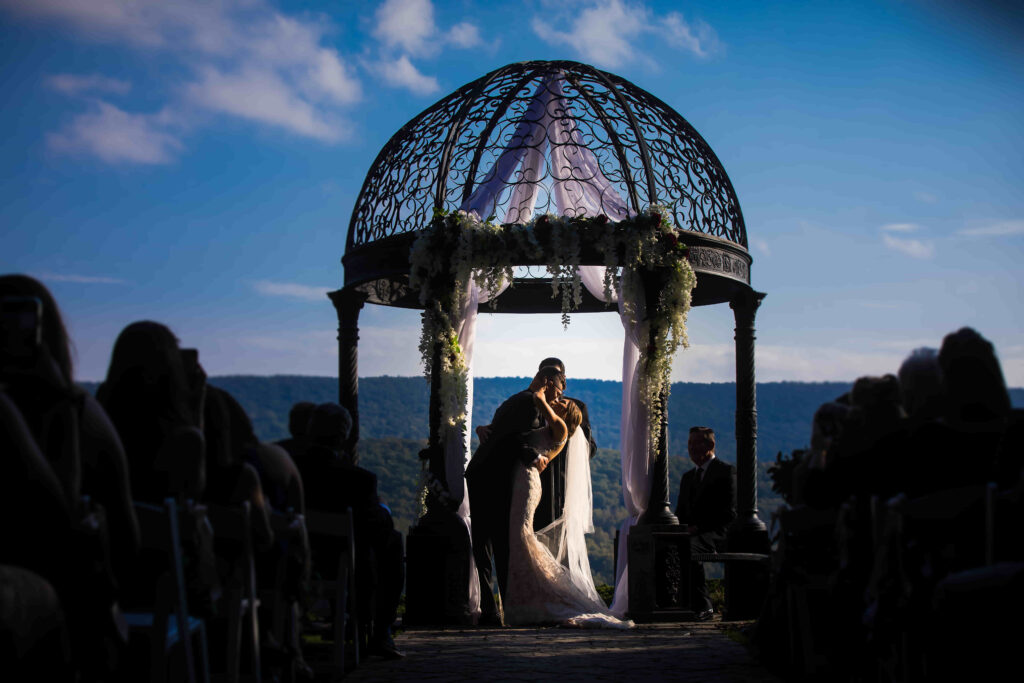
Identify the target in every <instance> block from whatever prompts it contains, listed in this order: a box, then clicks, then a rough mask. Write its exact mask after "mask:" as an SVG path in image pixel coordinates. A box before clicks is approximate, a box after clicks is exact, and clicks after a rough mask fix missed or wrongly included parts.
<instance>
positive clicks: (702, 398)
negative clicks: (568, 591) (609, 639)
mask: <svg viewBox="0 0 1024 683" xmlns="http://www.w3.org/2000/svg"><path fill="white" fill-rule="evenodd" d="M209 382H210V383H211V384H213V385H215V386H218V387H220V388H222V389H225V390H226V391H228V392H229V393H231V394H232V395H233V396H234V397H235V398H237V399H238V401H239V402H240V403H241V404H242V406H243V407H244V408H245V410H246V412H247V413H248V414H249V416H250V417H251V418H252V421H253V424H254V426H255V428H256V433H257V435H258V436H259V437H260V439H261V440H263V441H276V440H278V439H282V438H285V437H286V436H287V435H288V412H289V410H291V407H292V405H293V404H294V403H296V402H298V401H312V402H314V403H324V402H327V401H336V400H337V398H338V380H337V379H336V378H334V377H300V376H286V375H278V376H272V377H256V376H225V377H211V378H210V379H209ZM528 383H529V380H528V379H527V378H522V377H482V378H477V379H475V380H474V383H473V394H474V396H473V398H474V402H473V424H474V425H479V424H484V423H486V422H488V421H490V419H491V416H492V415H493V414H494V411H495V409H496V408H497V407H498V405H500V404H501V402H502V401H503V400H505V399H506V398H507V397H508V396H510V395H512V394H514V393H515V392H517V391H521V390H522V389H524V388H526V386H527V384H528ZM84 386H86V388H88V389H90V390H91V391H95V389H96V383H94V382H90V383H84ZM851 386H852V383H850V382H822V383H806V382H766V383H762V384H758V385H757V408H758V459H759V462H758V467H757V496H758V504H759V508H760V510H761V519H762V520H764V521H766V522H767V521H768V519H769V518H770V517H771V512H772V511H773V510H775V509H776V508H777V507H778V505H779V504H780V503H781V501H780V499H779V498H778V497H777V496H776V494H774V493H773V492H772V490H771V481H770V479H769V478H768V476H767V469H768V466H769V463H770V462H773V461H774V460H775V455H776V453H778V452H779V451H782V452H784V453H787V454H788V453H789V452H791V451H792V450H794V449H797V448H803V447H805V446H806V445H807V442H808V440H809V439H810V432H811V419H812V418H813V416H814V411H815V410H816V409H817V408H818V406H819V405H821V403H823V402H825V401H828V400H831V399H834V398H836V397H838V396H840V395H841V394H843V393H845V392H846V391H848V390H849V389H850V388H851ZM567 393H568V395H569V396H573V397H575V398H579V399H581V400H583V401H584V402H586V404H587V406H588V409H589V413H590V420H591V423H592V424H593V427H594V432H595V437H596V440H597V442H598V446H600V447H601V448H600V450H599V451H598V454H597V455H596V456H595V457H594V458H593V459H592V460H591V480H592V483H593V494H594V533H592V534H589V535H588V536H587V547H588V550H589V555H590V562H591V568H592V570H593V573H594V579H595V580H596V581H598V582H605V583H610V582H611V580H612V576H613V568H612V558H613V553H614V547H613V546H614V538H615V531H616V529H617V528H618V527H619V525H620V524H621V522H622V521H623V520H624V519H625V517H626V509H625V507H624V505H623V503H622V483H621V482H622V475H621V468H620V460H619V452H618V450H617V449H618V446H619V416H620V407H621V402H622V389H621V383H620V382H612V381H604V380H593V379H578V380H574V379H571V378H570V380H569V385H568V389H567ZM1010 396H1011V399H1012V401H1013V404H1014V406H1018V407H1019V406H1024V389H1011V391H1010ZM428 400H429V386H428V384H427V382H426V381H425V380H424V379H423V378H422V377H366V378H360V380H359V418H360V420H359V421H360V445H359V455H360V462H359V464H360V465H362V466H364V467H367V468H368V469H370V470H372V471H373V472H375V473H376V474H377V480H378V486H379V491H380V495H381V498H382V500H384V501H385V502H386V503H387V504H388V506H389V507H390V508H391V510H392V513H393V515H394V518H395V523H396V526H397V527H398V529H399V530H400V531H402V532H403V533H404V532H407V531H408V529H409V527H411V526H412V525H413V524H414V523H415V522H416V520H417V519H418V517H419V514H420V491H421V489H422V483H421V482H420V472H421V465H420V461H419V457H418V453H419V451H420V449H422V448H423V447H424V446H425V445H426V438H427V436H428V434H427V404H428ZM735 403H736V388H735V384H733V383H722V384H697V383H686V382H679V383H676V384H673V385H672V392H671V396H670V397H669V454H670V455H669V494H670V498H671V503H672V507H673V509H674V508H675V505H674V502H675V498H676V493H677V490H678V487H679V478H680V477H681V476H682V474H683V472H685V471H686V470H688V469H690V467H691V464H690V461H689V459H688V458H687V455H686V437H687V432H688V431H689V427H690V426H692V425H697V424H699V425H706V426H711V427H713V428H714V429H715V430H716V431H717V432H718V451H717V452H718V455H719V457H721V458H722V459H723V460H726V461H728V462H735V461H736V443H735V439H734V436H733V429H734V427H733V423H734V417H733V416H734V412H735Z"/></svg>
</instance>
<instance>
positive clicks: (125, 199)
mask: <svg viewBox="0 0 1024 683" xmlns="http://www.w3.org/2000/svg"><path fill="white" fill-rule="evenodd" d="M962 5H964V7H961V6H960V5H959V4H957V3H953V2H934V1H932V2H926V1H924V0H908V1H904V2H895V1H879V2H864V3H815V2H800V3H798V2H778V3H762V2H687V3H680V2H664V3H662V2H625V1H624V0H596V1H595V0H588V1H584V2H572V1H568V0H562V1H560V2H547V1H541V0H535V1H533V2H521V3H494V6H492V5H491V3H484V2H476V1H470V0H459V1H452V2H442V1H440V0H438V1H436V2H433V3H431V2H430V1H429V0H388V1H387V2H381V3H370V2H366V3H340V2H330V3H321V2H307V3H303V2H273V1H271V0H218V1H216V2H213V1H209V0H177V1H176V2H173V3H169V2H165V1H163V0H135V1H134V2H127V1H122V2H116V1H115V0H33V1H32V2H25V1H24V0H0V31H2V35H3V40H0V64H2V67H0V68H2V74H3V88H2V90H0V97H2V98H3V100H2V106H0V130H3V132H4V133H3V136H2V137H0V166H2V168H0V171H2V172H0V178H2V180H0V202H2V206H3V215H2V218H0V272H25V273H29V274H33V275H35V276H37V277H40V278H41V279H43V280H44V281H45V282H46V284H47V285H48V286H49V287H50V288H51V289H52V291H53V292H54V294H55V295H56V296H57V299H58V301H59V302H60V304H61V306H62V308H63V311H64V314H65V317H66V318H67V321H68V324H69V327H70V331H71V334H72V337H73V339H74V342H75V345H76V347H77V354H78V364H77V367H78V372H77V374H78V377H79V378H80V379H100V378H102V376H103V375H104V373H105V370H106V365H107V362H108V360H109V355H110V349H111V347H112V345H113V341H114V339H115V337H116V335H117V333H118V332H119V331H120V330H121V329H122V328H123V327H124V326H125V325H127V324H128V323H130V322H132V321H134V320H139V319H147V318H148V319H154V320H159V321H161V322H164V323H166V324H168V325H169V326H170V327H171V328H172V329H173V330H174V331H175V332H176V333H177V335H178V336H179V338H180V339H181V342H182V344H183V345H184V346H194V347H197V348H199V350H200V357H201V360H202V362H203V364H204V366H205V367H206V369H207V371H208V372H209V373H210V374H212V375H223V374H259V375H266V374H309V375H334V374H335V373H336V368H337V351H336V341H335V335H336V331H335V330H336V320H335V314H334V310H333V308H332V307H331V305H330V303H329V302H328V301H327V299H326V298H325V296H324V293H325V292H326V291H328V290H331V289H336V288H338V287H340V285H341V283H342V281H343V272H342V269H341V266H340V258H341V256H342V253H343V250H344V244H345V235H346V231H347V228H348V221H349V216H350V213H351V210H352V205H353V203H354V201H355V198H356V195H357V194H358V192H359V188H360V186H361V184H362V181H363V177H364V175H365V173H366V171H367V170H368V169H369V167H370V164H371V163H372V161H373V159H374V157H375V156H376V154H377V152H378V151H379V149H380V148H381V147H382V146H383V145H384V143H385V142H386V141H387V140H388V138H389V137H390V136H391V135H392V134H393V133H394V132H395V131H397V130H398V129H399V128H400V127H401V125H402V124H403V123H405V122H406V121H407V120H409V119H410V118H412V117H413V116H415V115H416V114H417V113H418V112H420V111H421V110H423V109H424V108H426V107H427V106H429V105H430V104H432V103H433V102H434V101H436V100H437V99H439V98H441V97H442V96H444V95H445V94H447V93H448V92H450V91H452V90H454V89H455V88H457V87H459V86H461V85H462V84H464V83H466V82H468V81H470V80H473V79H475V78H477V77H479V76H481V75H483V74H484V73H486V72H488V71H490V70H492V69H494V68H497V67H499V66H502V65H504V64H507V63H510V62H516V61H522V60H528V59H576V60H579V61H583V62H588V63H591V64H593V65H595V66H597V67H599V68H603V69H605V70H608V71H611V72H613V73H616V74H618V75H620V76H623V77H624V78H627V79H629V80H631V81H633V82H634V83H636V84H637V85H639V86H640V87H642V88H644V89H645V90H648V91H650V92H651V93H653V94H655V95H657V96H658V97H659V98H661V99H662V100H664V101H665V102H667V103H668V104H669V105H671V106H672V107H674V108H675V109H676V110H677V111H678V112H679V113H680V114H682V115H683V116H684V117H685V118H686V119H687V120H688V121H689V122H690V123H691V124H693V125H694V127H695V128H696V129H697V130H698V131H699V132H700V133H701V134H702V135H703V136H704V138H705V139H706V140H707V141H708V142H709V144H710V145H711V146H712V148H713V149H714V150H715V152H716V154H717V155H718V157H719V158H720V159H721V161H722V163H723V164H724V166H725V168H726V170H727V172H728V173H729V176H730V178H731V179H732V182H733V185H734V186H735V188H736V192H737V194H738V196H739V200H740V204H741V206H742V208H743V212H744V217H745V220H746V225H747V230H748V235H749V236H750V242H751V253H752V255H753V258H754V264H753V267H752V277H753V284H754V286H755V288H757V289H758V290H760V291H765V292H767V293H768V297H767V298H766V299H765V302H764V304H763V306H762V307H761V310H760V312H759V314H758V322H757V327H758V358H757V375H758V379H759V380H762V381H768V380H852V379H853V378H855V377H857V376H859V375H863V374H879V373H883V372H891V371H895V369H896V368H897V367H898V365H899V362H900V360H901V359H902V358H903V357H904V356H906V354H907V353H908V352H909V351H910V350H911V349H913V348H915V347H917V346H922V345H928V346H938V345H939V343H940V342H941V339H942V336H943V335H944V334H946V333H947V332H949V331H951V330H954V329H956V328H958V327H960V326H962V325H971V326H973V327H975V328H976V329H978V330H979V331H980V332H981V333H982V334H984V335H985V336H986V337H988V338H989V339H991V340H992V341H993V342H994V343H995V345H996V348H997V351H998V352H999V354H1000V357H1001V359H1002V361H1003V367H1004V371H1005V373H1006V375H1007V379H1008V380H1009V381H1010V383H1011V384H1012V385H1014V386H1022V385H1024V339H1022V337H1021V331H1022V329H1024V313H1022V312H1021V311H1022V307H1021V305H1020V301H1021V300H1022V299H1024V296H1022V295H1024V277H1022V275H1021V273H1022V270H1021V268H1020V261H1021V259H1022V256H1024V193H1022V192H1021V188H1022V186H1024V125H1022V123H1021V122H1022V121H1024V87H1022V86H1024V47H1022V46H1024V40H1022V38H1024V33H1022V26H1024V21H1022V18H1021V14H1022V10H1021V9H1020V5H1019V4H1014V3H989V4H985V3H969V6H970V7H969V8H967V7H966V6H967V5H968V3H962ZM360 323H361V329H362V334H361V342H360V347H361V354H360V374H361V375H364V376H372V375H381V374H392V375H411V374H417V373H418V372H419V366H418V353H417V351H416V344H417V337H418V334H419V318H418V315H417V314H416V312H411V311H402V310H395V309H389V308H382V307H375V306H370V307H367V308H366V309H364V311H363V314H362V317H361V320H360ZM732 328H733V323H732V315H731V311H730V310H729V309H728V307H726V306H715V307H704V308H699V309H694V311H692V313H691V315H690V325H689V329H690V335H689V336H690V340H691V342H692V344H693V346H692V347H691V348H690V349H688V350H685V351H681V352H680V353H679V355H678V356H677V358H676V362H675V371H674V377H675V378H676V379H679V380H689V381H705V382H707V381H730V380H731V379H732V378H733V373H734V365H733V356H732V353H733V346H732V344H733V342H732V337H733V330H732ZM479 339H480V341H479V342H478V343H477V347H476V348H477V363H476V371H477V374H478V375H481V376H491V375H526V374H530V372H531V370H532V369H533V368H534V367H535V364H536V361H537V360H539V359H540V358H542V357H544V356H547V355H552V354H557V355H560V356H562V357H563V358H564V359H565V360H566V363H567V366H568V370H569V374H570V376H576V377H597V378H604V379H615V378H617V377H618V376H619V374H620V371H621V361H620V358H621V339H622V337H621V327H620V325H619V322H618V319H617V317H616V316H615V315H614V314H589V315H577V316H575V317H574V318H573V323H572V325H571V326H570V328H569V330H568V331H567V332H563V331H562V329H561V325H560V324H559V323H558V317H557V316H554V315H552V316H532V317H528V316H510V315H483V316H481V323H480V337H479Z"/></svg>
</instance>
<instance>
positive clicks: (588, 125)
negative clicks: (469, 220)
mask: <svg viewBox="0 0 1024 683" xmlns="http://www.w3.org/2000/svg"><path fill="white" fill-rule="evenodd" d="M555 76H557V79H556V78H553V77H555ZM552 83H558V84H563V85H560V87H559V86H552V85H551V84H552ZM553 87H557V89H558V90H559V92H553V91H551V88H553ZM545 88H547V89H548V90H549V92H547V93H545V92H544V89H545ZM541 95H546V97H543V98H541V97H538V96H541ZM541 99H543V101H545V102H547V113H548V114H549V115H550V117H549V118H548V117H544V120H545V121H550V123H548V124H547V126H546V130H545V127H544V126H539V125H536V124H537V123H538V122H539V121H540V119H541V118H542V117H541V116H540V114H542V113H543V112H539V111H538V105H537V102H538V101H540V100H541ZM524 123H525V124H534V125H524ZM524 131H525V132H524ZM566 131H572V134H571V135H568V134H567V133H566ZM544 135H546V138H547V140H544V139H543V138H542V136H544ZM570 138H571V139H570ZM545 142H546V143H547V144H543V143H545ZM577 145H580V146H584V147H586V148H587V149H588V150H590V152H592V153H593V155H594V158H595V159H596V161H597V164H598V166H599V167H600V172H601V174H603V175H604V177H605V178H606V179H607V181H608V182H609V183H610V185H611V187H612V188H613V189H614V191H615V192H616V193H617V194H618V197H616V198H615V201H625V203H626V206H627V208H628V210H629V211H630V212H631V213H638V212H640V211H642V210H644V209H646V208H648V207H649V206H651V205H653V204H660V205H664V206H667V207H669V208H670V210H671V211H672V213H673V222H674V223H675V224H676V225H678V226H679V227H683V228H686V229H689V230H694V231H697V232H701V233H705V234H709V235H714V236H716V237H720V238H723V239H726V240H729V241H731V242H733V243H735V244H738V245H740V246H742V247H744V248H745V247H746V246H747V236H746V229H745V227H744V224H743V216H742V213H741V212H740V208H739V202H738V201H737V199H736V194H735V192H734V190H733V187H732V184H731V183H730V182H729V178H728V176H727V175H726V173H725V169H723V168H722V165H721V163H720V162H719V160H718V158H717V157H716V156H715V154H714V152H712V151H711V148H710V147H709V146H708V144H707V143H706V142H705V141H704V139H703V138H702V137H701V136H700V135H699V134H698V133H697V131H696V130H694V128H693V127H692V126H690V124H689V123H687V122H686V120H685V119H683V117H681V116H680V115H679V114H678V113H676V112H675V111H674V110H672V109H671V108H670V107H669V106H668V105H666V104H665V103H664V102H662V101H661V100H659V99H657V98H656V97H654V96H653V95H650V94H649V93H647V92H645V91H644V90H641V89H640V88H638V87H636V86H635V85H633V84H631V83H629V82H628V81H625V80H623V79H621V78H619V77H618V76H614V75H612V74H608V73H605V72H602V71H599V70H597V69H595V68H593V67H591V66H587V65H585V64H580V63H578V62H569V61H556V62H524V63H520V64H510V65H508V66H505V67H502V68H500V69H497V70H495V71H493V72H491V73H489V74H487V75H486V76H483V77H482V78H480V79H478V80H476V81H473V82H471V83H468V84H466V85H464V86H463V87H461V88H459V89H458V90H456V91H455V92H453V93H451V94H450V95H448V96H447V97H445V98H443V99H442V100H440V101H438V102H437V103H435V104H434V105H432V106H431V107H429V108H428V109H426V110H425V111H423V112H422V113H421V114H419V115H418V116H417V117H415V118H414V119H412V120H411V121H409V123H407V124H406V125H405V126H404V127H403V128H402V129H401V130H400V131H398V133H396V134H395V135H394V136H393V137H392V138H391V140H389V141H388V143H387V144H386V145H385V146H384V148H383V149H382V150H381V152H380V154H379V155H378V157H377V159H376V161H375V162H374V164H373V166H372V167H371V168H370V171H369V173H367V176H366V180H365V181H364V183H363V188H362V190H361V192H360V194H359V197H358V198H357V200H356V204H355V207H354V208H353V211H352V220H351V225H350V228H349V234H348V241H347V244H346V250H348V249H351V248H352V247H354V246H359V245H363V244H368V243H371V242H374V241H376V240H379V239H383V238H385V237H390V236H392V235H397V234H402V233H407V232H412V231H415V230H419V229H421V228H423V226H425V225H427V223H428V222H429V221H430V219H431V217H432V214H433V211H434V208H435V207H441V208H443V209H445V210H449V211H452V210H456V209H458V208H459V207H460V206H462V205H463V203H464V201H465V200H466V199H467V198H469V197H471V196H472V194H473V191H474V190H475V189H476V188H478V187H479V186H480V184H481V183H484V182H486V181H488V180H489V179H492V178H493V177H494V175H495V173H496V167H497V165H498V161H499V159H501V158H502V155H503V154H505V155H508V154H513V155H517V156H518V157H523V156H526V155H530V154H534V155H536V154H543V155H544V162H543V163H542V164H541V166H540V168H541V171H540V173H538V174H537V177H533V174H524V173H523V170H522V169H523V167H522V166H521V165H520V166H519V167H518V168H517V170H516V171H515V172H514V173H513V174H512V175H511V176H510V177H509V178H508V180H507V181H506V182H505V183H504V185H503V187H502V188H501V191H500V192H498V194H497V198H496V200H495V201H494V202H493V203H492V206H491V207H489V208H490V211H489V213H493V214H494V215H495V216H497V218H498V220H499V221H501V222H526V221H528V220H529V219H530V218H531V217H532V216H533V215H537V214H541V213H547V212H554V211H555V199H554V191H553V185H554V182H555V181H556V180H559V179H560V180H562V181H563V182H565V183H566V187H567V189H569V191H570V192H572V191H573V190H572V187H573V185H574V184H575V186H576V188H577V191H578V189H579V187H581V186H583V185H589V186H590V187H591V188H598V187H600V186H601V185H600V184H599V183H596V182H595V172H594V171H593V169H588V166H587V164H585V163H576V162H574V161H573V160H574V159H579V158H580V157H579V155H578V154H576V153H575V152H574V150H573V149H564V150H562V151H564V152H565V153H564V154H558V155H556V154H554V153H553V151H554V150H556V149H557V148H558V147H559V146H565V147H570V146H571V147H575V146H577ZM544 150H546V151H544ZM507 158H508V157H507V156H506V159H507ZM556 158H558V159H562V161H557V162H556V161H554V160H555V159H556ZM566 160H567V161H566ZM566 166H571V167H566ZM524 184H525V185H529V186H531V187H530V188H529V189H530V190H531V191H530V192H524V191H523V188H520V189H519V191H518V192H516V191H514V190H515V189H516V186H519V185H524ZM530 195H535V201H533V202H532V206H531V201H529V200H524V199H523V197H524V196H530ZM514 197H515V198H516V199H515V200H514V199H513V198H514ZM610 199H611V198H610V197H602V200H601V204H602V206H601V207H600V209H601V210H599V211H598V212H600V213H604V211H603V208H604V205H605V202H606V201H609V200H610ZM513 201H517V202H518V204H519V205H517V206H511V204H512V202H513ZM608 213H611V212H608ZM483 217H484V218H486V217H487V216H483Z"/></svg>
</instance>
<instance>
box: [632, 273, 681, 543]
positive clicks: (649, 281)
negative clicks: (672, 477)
mask: <svg viewBox="0 0 1024 683" xmlns="http://www.w3.org/2000/svg"><path fill="white" fill-rule="evenodd" d="M640 278H641V280H642V281H643V285H644V300H645V301H644V304H645V306H646V310H647V312H648V316H650V314H651V313H652V312H653V311H654V310H655V309H656V307H657V305H658V298H659V296H660V294H661V290H662V289H663V288H664V287H665V285H666V274H665V273H664V272H662V271H661V270H658V269H650V270H643V271H641V272H640ZM655 327H656V326H655V325H654V324H653V320H652V325H651V329H650V330H649V331H648V340H647V343H648V344H649V345H653V344H654V343H655V340H656V339H657V338H658V330H657V329H655ZM658 405H659V406H660V408H661V421H660V422H659V424H658V447H657V448H656V449H654V450H653V451H652V452H651V453H649V454H648V458H649V459H650V461H651V493H650V496H649V497H648V499H647V510H645V511H644V514H643V516H642V517H641V518H640V519H639V521H638V523H639V524H679V520H678V519H677V518H676V516H675V515H674V514H672V510H671V509H669V498H668V387H667V386H666V387H663V388H662V390H661V392H660V393H659V394H658Z"/></svg>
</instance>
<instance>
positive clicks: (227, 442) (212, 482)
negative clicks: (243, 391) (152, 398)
mask: <svg viewBox="0 0 1024 683" xmlns="http://www.w3.org/2000/svg"><path fill="white" fill-rule="evenodd" d="M203 414H204V416H205V417H204V420H203V437H204V439H205V440H206V489H205V490H204V491H203V500H205V501H208V502H211V503H219V504H221V505H241V504H242V503H243V502H246V501H248V503H249V507H250V510H251V522H252V538H253V542H254V543H255V544H256V547H257V548H259V549H261V550H265V549H267V548H268V547H269V546H270V544H271V543H272V542H273V540H274V532H273V531H272V530H271V529H270V517H269V510H268V505H267V499H266V496H265V494H264V490H263V486H262V482H261V480H260V475H259V473H258V471H257V468H256V467H255V466H254V465H253V464H252V462H253V461H254V460H255V459H256V454H255V450H256V447H257V445H258V441H257V439H256V433H255V432H254V430H253V427H252V422H251V421H250V420H249V416H248V415H246V414H245V411H244V410H243V409H242V406H240V405H239V404H238V402H237V401H236V400H235V399H234V398H233V397H232V396H231V394H229V393H228V392H226V391H224V390H223V389H220V388H218V387H214V386H208V387H207V388H206V401H205V403H204V407H203Z"/></svg>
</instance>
